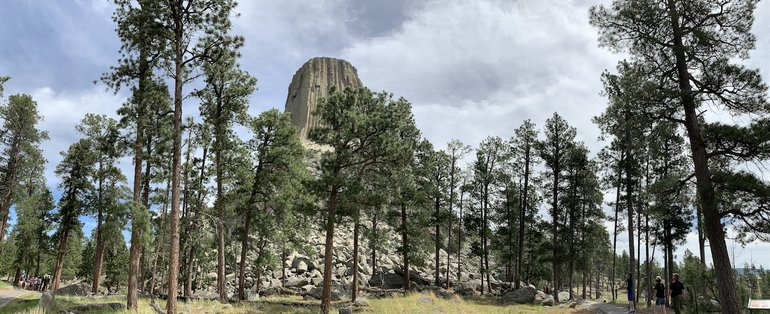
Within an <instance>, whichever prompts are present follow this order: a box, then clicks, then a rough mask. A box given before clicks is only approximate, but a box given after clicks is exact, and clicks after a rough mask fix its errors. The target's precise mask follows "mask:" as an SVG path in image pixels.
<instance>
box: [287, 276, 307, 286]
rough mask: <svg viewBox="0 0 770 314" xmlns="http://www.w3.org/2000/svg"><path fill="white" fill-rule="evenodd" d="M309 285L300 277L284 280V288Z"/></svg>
mask: <svg viewBox="0 0 770 314" xmlns="http://www.w3.org/2000/svg"><path fill="white" fill-rule="evenodd" d="M309 283H310V282H308V280H307V279H305V278H300V277H289V278H288V279H286V287H302V286H304V285H308V284H309Z"/></svg>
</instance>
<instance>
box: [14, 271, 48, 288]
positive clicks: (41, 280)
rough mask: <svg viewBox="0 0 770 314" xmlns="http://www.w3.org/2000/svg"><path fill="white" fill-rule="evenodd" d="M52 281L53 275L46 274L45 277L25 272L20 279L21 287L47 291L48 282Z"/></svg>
mask: <svg viewBox="0 0 770 314" xmlns="http://www.w3.org/2000/svg"><path fill="white" fill-rule="evenodd" d="M50 282H51V277H50V276H48V275H45V276H43V277H37V276H27V274H25V273H23V274H22V275H21V277H20V279H19V282H18V284H19V288H22V289H26V290H35V291H45V290H47V289H48V288H49V287H48V284H49V283H50Z"/></svg>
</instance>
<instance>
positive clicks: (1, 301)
mask: <svg viewBox="0 0 770 314" xmlns="http://www.w3.org/2000/svg"><path fill="white" fill-rule="evenodd" d="M27 293H39V292H36V291H29V290H21V289H3V290H0V309H2V308H3V306H5V305H6V304H8V302H11V301H12V300H13V299H15V298H18V297H19V296H22V295H25V294H27Z"/></svg>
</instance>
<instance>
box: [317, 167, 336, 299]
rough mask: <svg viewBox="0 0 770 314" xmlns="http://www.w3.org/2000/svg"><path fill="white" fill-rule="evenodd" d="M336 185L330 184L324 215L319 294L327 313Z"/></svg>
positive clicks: (330, 285)
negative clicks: (321, 271)
mask: <svg viewBox="0 0 770 314" xmlns="http://www.w3.org/2000/svg"><path fill="white" fill-rule="evenodd" d="M338 175H339V170H338V169H335V171H334V176H333V177H335V178H336V177H337V176H338ZM338 193H339V191H338V188H337V187H336V186H332V189H331V193H330V195H329V203H328V206H329V209H328V212H327V215H326V243H325V247H324V281H323V294H322V295H321V312H322V313H323V314H329V312H330V311H331V299H332V248H333V247H334V222H335V219H336V215H337V194H338Z"/></svg>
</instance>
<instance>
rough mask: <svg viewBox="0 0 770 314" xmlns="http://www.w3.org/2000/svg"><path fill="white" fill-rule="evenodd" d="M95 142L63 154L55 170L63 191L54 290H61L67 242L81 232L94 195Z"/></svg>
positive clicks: (84, 142)
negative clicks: (84, 214) (82, 223)
mask: <svg viewBox="0 0 770 314" xmlns="http://www.w3.org/2000/svg"><path fill="white" fill-rule="evenodd" d="M92 147H93V146H92V143H90V141H89V140H87V139H81V140H80V141H78V142H76V143H75V144H72V145H71V146H70V147H69V149H68V150H67V152H66V153H64V152H63V153H62V154H63V155H64V160H62V161H61V163H59V165H58V166H57V167H56V174H57V175H59V176H60V177H61V180H62V181H61V183H60V184H59V186H60V188H61V189H62V190H63V193H62V197H61V200H59V206H58V207H59V211H58V213H57V214H56V222H57V223H58V227H57V230H56V237H57V238H58V239H59V246H58V250H57V252H56V253H57V256H56V264H55V266H54V273H53V280H52V281H51V290H56V289H57V288H59V280H60V279H61V275H62V269H63V267H64V259H65V256H66V254H67V241H68V240H69V238H70V233H72V232H73V230H77V231H78V232H80V231H79V230H80V220H79V219H80V215H82V214H83V213H84V212H85V211H86V210H87V209H88V206H89V202H90V198H91V197H92V195H93V184H92V182H91V180H90V178H91V176H92V175H93V173H94V171H95V170H94V163H95V161H96V155H95V153H94V152H93V151H92V150H91V148H92Z"/></svg>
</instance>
